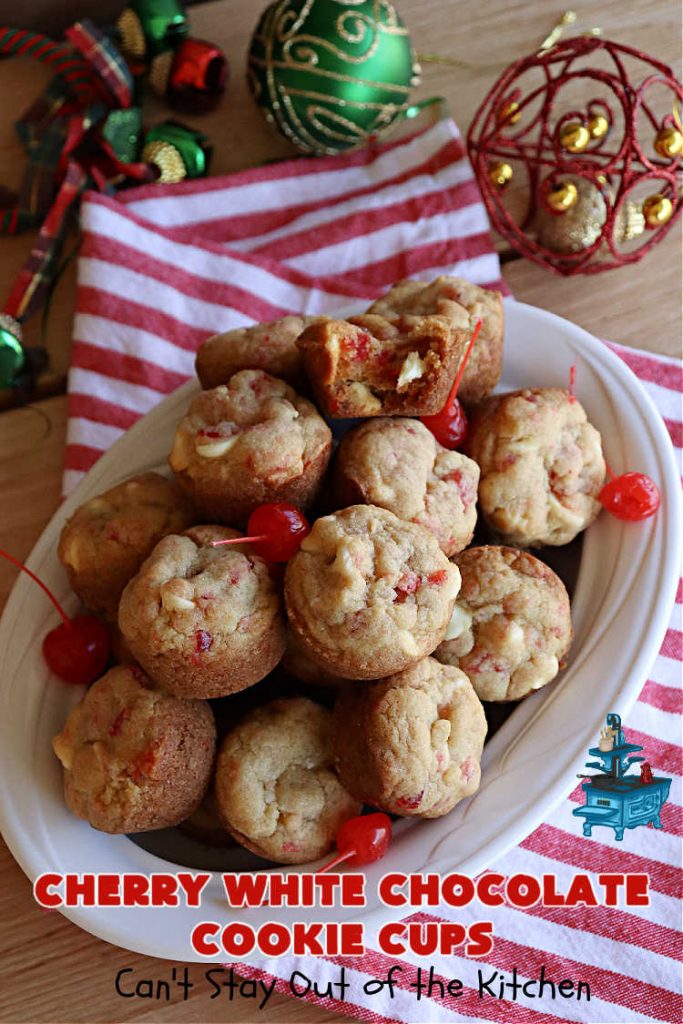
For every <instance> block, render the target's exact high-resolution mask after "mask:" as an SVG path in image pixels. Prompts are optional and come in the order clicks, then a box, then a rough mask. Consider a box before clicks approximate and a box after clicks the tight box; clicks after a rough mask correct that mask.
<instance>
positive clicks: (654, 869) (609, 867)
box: [519, 823, 683, 899]
mask: <svg viewBox="0 0 683 1024" xmlns="http://www.w3.org/2000/svg"><path fill="white" fill-rule="evenodd" d="M519 845H520V846H521V847H522V848H523V849H524V850H529V851H531V852H532V853H538V854H540V855H541V856H542V857H551V858H552V859H553V860H559V861H561V862H562V863H563V864H571V865H572V867H576V868H581V869H582V870H583V871H595V872H604V871H628V872H646V873H647V874H649V876H650V887H651V888H652V889H654V890H655V891H656V892H661V893H663V894H664V895H665V896H674V897H675V898H677V899H679V898H680V896H681V884H682V882H683V873H682V872H681V869H680V868H677V867H673V866H672V865H670V864H665V863H663V862H662V861H658V860H653V859H651V858H649V857H641V856H640V855H639V854H637V853H629V852H628V851H627V850H623V849H621V848H619V849H617V848H615V847H611V846H607V845H605V844H604V843H601V842H599V841H597V840H596V839H584V838H583V836H573V835H571V834H570V833H569V832H565V831H564V829H560V828H556V827H555V826H554V825H548V824H545V823H544V824H543V825H539V826H538V828H537V829H535V831H534V832H532V833H531V835H530V836H527V838H526V839H523V840H522V842H521V843H520V844H519Z"/></svg>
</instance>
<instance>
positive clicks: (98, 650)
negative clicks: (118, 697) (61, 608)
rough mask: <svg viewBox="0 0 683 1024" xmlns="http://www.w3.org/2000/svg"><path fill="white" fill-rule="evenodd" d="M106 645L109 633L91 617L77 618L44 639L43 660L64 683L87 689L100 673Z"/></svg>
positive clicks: (107, 644)
mask: <svg viewBox="0 0 683 1024" xmlns="http://www.w3.org/2000/svg"><path fill="white" fill-rule="evenodd" d="M109 645H110V640H109V630H108V629H107V627H106V626H105V625H104V623H103V622H100V620H99V619H95V618H93V616H92V615H77V616H76V617H75V618H73V619H68V620H67V621H66V622H61V623H60V624H59V626H56V627H55V628H54V629H52V630H50V632H49V633H48V634H47V635H46V636H45V639H44V640H43V656H44V658H45V661H46V662H47V663H48V666H49V667H50V669H51V670H52V671H53V672H54V674H55V675H56V676H59V678H60V679H63V680H64V682H66V683H76V684H77V685H78V686H87V685H88V684H89V683H92V682H94V680H95V679H97V678H98V677H99V676H101V675H102V673H103V672H104V670H105V668H106V665H107V660H108V658H109Z"/></svg>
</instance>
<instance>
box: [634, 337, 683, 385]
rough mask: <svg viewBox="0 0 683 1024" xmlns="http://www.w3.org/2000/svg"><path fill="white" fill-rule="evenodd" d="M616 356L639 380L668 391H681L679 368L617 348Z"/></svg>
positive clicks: (681, 372)
mask: <svg viewBox="0 0 683 1024" xmlns="http://www.w3.org/2000/svg"><path fill="white" fill-rule="evenodd" d="M618 354H619V355H620V356H621V358H622V359H623V360H624V362H625V363H626V364H627V366H630V368H631V369H632V370H633V372H634V373H635V375H636V377H639V378H640V379H641V380H646V381H649V382H650V383H651V384H660V385H661V386H662V387H663V388H668V389H669V391H683V371H682V369H681V367H680V366H674V365H672V364H671V363H662V362H659V361H658V360H657V359H651V358H650V357H649V356H647V355H645V353H643V352H636V351H634V350H633V349H627V348H622V346H618Z"/></svg>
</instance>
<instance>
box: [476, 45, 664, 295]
mask: <svg viewBox="0 0 683 1024" xmlns="http://www.w3.org/2000/svg"><path fill="white" fill-rule="evenodd" d="M589 88H590V90H591V93H595V94H596V95H594V96H593V98H591V99H588V100H587V101H581V102H579V103H577V94H581V95H587V96H590V95H591V93H588V89H589ZM682 101H683V88H682V87H681V85H680V83H679V82H678V81H677V80H676V79H675V77H674V75H673V73H672V71H671V70H670V68H668V67H667V66H666V65H665V64H663V63H661V62H660V61H657V60H655V59H654V58H653V57H650V56H648V55H647V54H644V53H642V52H640V51H639V50H635V49H632V48H631V47H628V46H622V45H620V44H618V43H613V42H610V41H609V40H606V39H601V38H599V37H596V36H578V37H576V38H573V39H567V40H564V41H561V42H558V43H557V44H556V45H555V46H553V47H552V48H550V49H548V50H546V51H542V52H539V53H537V54H531V55H530V56H527V57H523V58H521V59H520V60H518V61H516V62H515V63H514V64H511V65H510V67H508V68H507V70H506V71H504V72H503V74H502V75H501V76H500V78H499V79H498V81H497V82H496V83H495V85H494V86H493V88H492V89H491V91H490V92H489V94H488V95H487V97H486V99H485V100H484V102H483V103H482V105H481V106H480V108H479V110H478V111H477V113H476V114H475V117H474V120H473V121H472V125H471V127H470V130H469V133H468V136H467V148H468V152H469V156H470V160H471V161H472V166H473V168H474V172H475V174H476V176H477V180H478V182H479V187H480V189H481V192H482V196H483V199H484V203H485V204H486V209H487V210H488V214H489V217H490V219H491V223H492V225H493V227H494V228H495V229H496V230H497V231H498V232H499V233H500V234H501V235H502V236H503V237H504V238H505V239H506V240H507V241H508V242H509V243H510V245H511V246H513V248H514V249H516V250H517V251H518V252H519V253H520V254H521V255H522V256H526V257H527V259H530V260H533V261H534V262H535V263H538V264H539V265H540V266H543V267H547V268H548V269H549V270H551V271H552V272H553V273H556V274H563V275H565V276H571V275H573V274H596V273H599V272H600V271H602V270H609V269H611V268H613V267H620V266H624V265H625V264H628V263H636V262H638V260H640V259H642V258H643V256H644V255H645V254H646V253H647V252H649V251H650V249H651V248H652V247H653V246H654V245H656V244H657V243H658V242H659V241H661V239H662V238H663V237H664V236H665V235H666V234H667V232H668V231H670V229H671V227H672V226H673V224H674V222H675V220H676V218H677V216H678V215H679V213H680V209H681V202H682V196H683V164H682V160H683V127H682V125H681V122H680V114H679V111H680V109H681V106H682V105H683V102H682ZM655 102H656V107H657V111H658V112H656V111H655V107H654V104H655ZM511 179H514V180H515V182H521V183H522V184H523V185H525V191H526V195H525V203H526V209H525V210H523V211H517V210H515V214H514V215H513V212H512V209H511V208H512V207H513V206H515V204H517V205H519V203H520V190H519V189H516V190H515V189H510V185H509V183H510V181H511ZM581 202H583V203H584V209H583V210H581V213H579V212H578V211H579V209H580V208H579V207H578V206H577V207H576V209H574V211H572V210H571V207H572V206H574V205H575V204H577V203H581ZM553 217H556V218H557V221H556V222H555V223H553V222H552V218H553ZM565 217H566V218H567V220H566V222H565V223H566V224H567V230H566V243H565V244H562V243H561V242H558V241H556V239H557V237H558V235H557V231H556V230H555V231H553V230H550V231H548V229H547V226H548V222H549V221H550V222H551V223H550V228H551V229H555V228H557V227H560V226H561V218H565ZM581 217H583V222H581V219H580V218H581ZM543 221H545V228H544V227H543ZM570 224H571V225H572V227H571V230H570V228H569V225H570Z"/></svg>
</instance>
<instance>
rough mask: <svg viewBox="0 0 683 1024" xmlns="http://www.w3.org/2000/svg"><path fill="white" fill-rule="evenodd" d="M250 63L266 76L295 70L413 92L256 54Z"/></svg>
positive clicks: (396, 86)
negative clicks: (261, 69) (280, 71)
mask: <svg viewBox="0 0 683 1024" xmlns="http://www.w3.org/2000/svg"><path fill="white" fill-rule="evenodd" d="M250 62H251V63H252V64H253V65H254V66H255V67H260V68H263V69H264V71H265V72H266V74H271V75H272V71H273V69H274V68H277V69H278V70H287V69H289V70H294V71H308V72H310V74H312V75H318V76H319V77H321V78H332V79H334V80H335V81H336V82H352V83H354V84H358V85H367V86H370V87H371V88H372V89H391V91H392V92H398V93H403V94H404V95H405V96H407V95H408V94H409V93H410V91H411V86H410V85H397V84H396V83H395V82H376V81H375V80H374V79H372V78H358V76H357V75H345V74H344V73H343V72H341V71H328V70H327V69H326V68H321V67H317V66H314V65H312V64H295V63H293V62H292V61H283V60H273V59H272V57H270V59H269V58H268V57H266V58H261V57H256V56H254V54H252V55H251V57H250Z"/></svg>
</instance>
